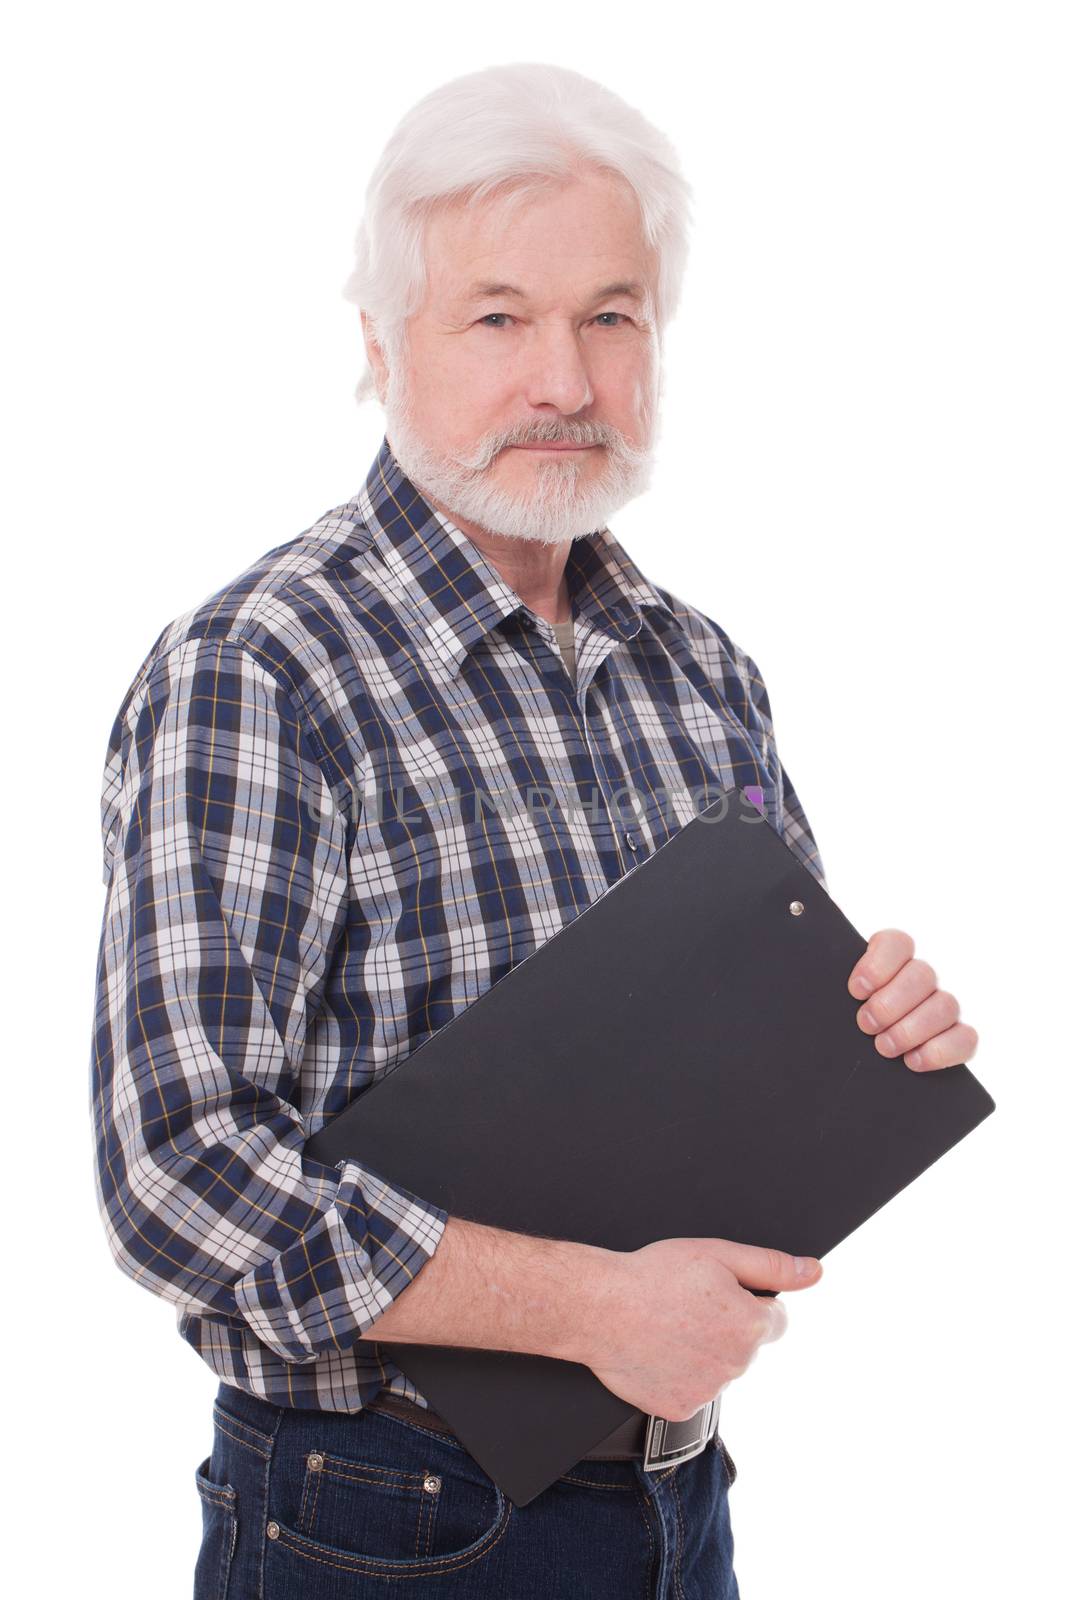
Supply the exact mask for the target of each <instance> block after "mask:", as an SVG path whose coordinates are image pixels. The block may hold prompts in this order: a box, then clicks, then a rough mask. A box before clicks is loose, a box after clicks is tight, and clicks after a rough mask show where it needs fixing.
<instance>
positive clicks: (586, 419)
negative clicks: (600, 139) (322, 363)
mask: <svg viewBox="0 0 1067 1600" xmlns="http://www.w3.org/2000/svg"><path fill="white" fill-rule="evenodd" d="M426 266H427V279H428V281H427V291H426V295H425V298H424V302H423V305H422V307H421V309H420V310H419V312H418V313H417V314H416V315H415V316H414V317H412V318H411V319H410V320H409V322H408V341H409V351H410V355H409V359H408V361H407V363H406V364H405V367H404V369H403V370H402V371H400V372H397V373H391V374H388V395H387V398H386V400H385V409H386V416H387V429H386V434H387V438H388V441H389V445H390V448H391V449H392V451H393V453H394V455H395V456H396V458H397V461H398V462H399V464H400V466H401V467H402V468H403V470H404V471H405V472H406V473H407V475H408V477H409V478H411V480H412V482H413V483H414V484H415V485H416V487H418V488H419V489H420V490H421V491H423V492H424V493H426V494H428V495H429V496H430V498H431V499H432V500H433V501H435V502H436V504H437V505H438V507H439V508H440V509H443V510H445V511H446V512H448V513H450V514H451V515H453V516H454V517H455V518H457V519H460V518H465V519H467V520H468V521H470V522H472V523H473V524H475V525H476V526H477V527H478V528H481V529H484V530H486V531H488V532H490V533H496V534H501V535H504V536H510V537H514V538H523V539H540V540H542V541H544V542H546V543H549V544H554V543H557V542H564V541H569V540H571V539H574V538H581V537H583V536H584V535H587V534H589V533H592V532H594V531H596V529H597V528H600V527H602V526H604V524H605V523H606V521H607V519H608V517H610V516H611V515H612V513H613V512H615V511H617V510H618V509H619V507H620V506H622V505H625V504H626V503H627V502H628V501H629V500H631V499H633V498H634V497H635V496H636V495H638V494H641V493H643V492H644V491H645V489H646V488H647V487H648V485H649V481H650V477H651V467H652V459H653V456H652V448H653V446H654V444H655V440H656V436H657V432H658V401H659V387H660V367H659V337H658V331H657V329H656V326H655V322H654V310H653V300H652V289H653V286H654V283H655V277H654V274H655V272H656V268H657V263H656V257H655V252H654V251H651V250H650V249H649V247H648V246H647V245H646V244H645V242H644V239H643V237H642V232H641V225H640V216H639V212H638V208H637V201H636V199H635V198H634V195H633V193H632V191H631V190H630V189H629V187H628V186H627V185H626V184H625V183H623V182H621V181H620V180H618V179H615V178H613V177H611V176H608V175H601V174H597V175H595V176H592V175H591V176H589V177H583V178H582V179H580V180H573V181H570V182H568V183H566V184H558V185H554V186H553V187H552V188H551V189H549V190H548V191H546V192H545V193H543V194H541V195H539V196H536V197H535V198H533V199H528V200H526V201H524V202H522V203H520V204H519V206H517V207H516V209H515V210H514V211H513V212H512V214H511V217H510V219H504V218H503V217H502V216H501V215H500V212H499V207H495V208H494V205H493V203H492V201H489V202H487V203H486V204H484V205H482V206H480V207H478V208H471V207H466V206H464V207H449V208H447V209H444V210H440V211H438V212H436V213H435V214H434V216H433V217H432V219H431V221H430V223H429V225H428V228H427V233H426ZM479 285H481V286H482V287H479ZM493 285H496V286H500V285H510V286H511V288H510V289H509V290H507V291H506V292H505V291H503V290H499V287H498V292H496V293H491V292H490V286H493ZM610 285H620V286H622V285H631V286H632V292H629V293H628V292H626V291H625V290H624V288H622V287H616V288H615V290H614V292H613V293H609V294H604V293H603V290H604V289H605V288H607V287H608V286H610ZM516 291H522V293H521V294H519V293H517V292H516ZM364 321H365V319H364ZM371 359H372V361H375V367H376V372H377V373H378V376H379V386H380V387H381V383H382V380H383V378H385V377H386V369H385V368H384V364H383V363H382V361H381V358H380V356H377V357H376V354H375V352H374V351H371ZM546 441H555V442H564V443H566V444H568V445H570V446H572V447H576V446H584V447H585V448H568V449H565V450H548V449H544V448H540V449H538V448H524V447H525V446H529V445H530V444H531V443H534V442H538V443H541V444H544V443H545V442H546Z"/></svg>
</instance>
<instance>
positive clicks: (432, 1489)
mask: <svg viewBox="0 0 1067 1600" xmlns="http://www.w3.org/2000/svg"><path fill="white" fill-rule="evenodd" d="M422 1487H423V1488H424V1489H425V1490H426V1493H427V1494H439V1493H440V1492H441V1480H440V1478H438V1477H435V1476H434V1475H433V1474H432V1473H428V1474H427V1476H426V1477H425V1478H423V1480H422Z"/></svg>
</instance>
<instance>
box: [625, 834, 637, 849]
mask: <svg viewBox="0 0 1067 1600" xmlns="http://www.w3.org/2000/svg"><path fill="white" fill-rule="evenodd" d="M625 837H626V843H627V845H628V847H629V848H630V849H631V850H636V849H637V840H636V839H635V838H634V836H633V834H632V833H628V834H626V836H625Z"/></svg>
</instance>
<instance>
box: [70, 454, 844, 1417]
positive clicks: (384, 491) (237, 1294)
mask: <svg viewBox="0 0 1067 1600" xmlns="http://www.w3.org/2000/svg"><path fill="white" fill-rule="evenodd" d="M567 573H568V582H569V585H570V590H571V596H572V601H573V615H574V622H575V628H574V634H575V645H576V650H577V665H578V683H577V686H575V685H574V684H573V683H572V682H571V680H570V677H569V675H568V673H567V671H566V670H565V667H564V664H563V661H562V658H561V656H560V653H559V647H558V644H557V642H556V639H555V635H554V631H553V629H552V627H551V625H550V624H549V623H548V622H546V621H545V620H544V619H543V618H541V617H538V616H536V615H535V614H534V613H533V612H531V611H530V610H529V609H528V608H527V607H526V606H525V605H524V604H523V602H522V601H521V600H520V599H519V597H518V595H517V594H515V592H514V591H513V590H512V589H511V588H510V587H509V586H508V585H507V584H506V583H505V582H504V581H503V580H502V579H501V578H500V577H499V576H498V574H497V573H496V571H495V569H494V568H493V567H492V566H491V565H490V564H489V563H488V561H487V560H486V559H485V558H484V557H483V556H482V555H481V553H480V552H479V551H478V549H477V548H476V546H475V545H473V544H472V543H471V541H470V540H469V539H467V537H466V536H465V535H464V534H463V533H462V532H461V531H460V530H459V529H458V528H456V527H455V525H454V524H453V523H451V522H450V521H449V520H448V518H446V517H444V516H442V515H441V514H439V513H437V512H435V511H433V510H432V509H431V507H430V506H429V505H428V504H427V502H426V501H425V500H424V499H422V497H421V496H420V495H419V493H418V491H417V489H416V488H415V487H414V485H413V484H412V483H411V482H410V481H409V480H408V479H407V478H406V477H405V475H404V473H403V471H402V470H401V468H400V467H399V465H398V463H397V462H396V460H395V458H394V457H393V455H392V451H391V449H390V447H389V442H388V439H387V438H386V439H383V442H382V445H381V448H380V450H379V452H378V455H377V458H376V460H375V462H374V464H373V466H372V468H371V471H370V473H369V474H368V477H367V479H366V482H365V484H364V486H363V488H362V489H361V490H360V491H359V492H358V493H357V494H356V495H355V496H354V497H353V499H352V500H350V501H349V502H347V503H346V504H345V505H343V506H340V507H337V508H335V509H334V510H332V511H329V512H327V513H326V514H325V515H324V516H322V517H321V518H320V519H319V521H318V522H316V523H315V524H314V525H313V526H312V527H310V528H309V529H308V530H307V531H306V532H304V533H303V534H301V535H300V536H299V537H297V538H295V539H293V540H291V541H290V542H288V543H286V544H283V545H280V546H278V547H277V548H275V549H273V550H270V551H268V552H267V554H266V555H264V556H262V557H261V558H260V559H259V560H258V561H257V562H255V563H254V564H253V565H252V566H250V567H249V568H247V569H246V571H245V572H244V573H242V574H241V575H240V576H239V577H237V578H236V579H234V580H233V581H232V582H230V583H228V584H226V586H225V587H224V588H222V589H220V590H218V591H217V592H216V593H215V594H214V595H212V596H211V597H210V598H209V599H207V600H205V601H203V602H202V603H201V604H199V605H198V606H196V607H195V608H194V609H193V610H191V611H189V612H187V613H186V614H184V615H182V616H180V617H178V618H177V619H176V620H174V621H173V622H171V623H170V624H168V626H167V627H165V628H164V629H163V631H162V633H160V635H159V636H158V638H157V639H156V640H155V643H154V644H153V645H152V647H151V649H150V651H149V652H148V655H147V657H146V659H145V660H144V662H143V663H142V664H141V666H140V668H139V669H138V672H137V674H136V676H135V677H134V680H133V682H132V683H131V685H130V687H129V689H128V690H127V692H126V695H125V696H124V698H123V701H122V704H121V706H120V708H119V711H118V714H117V716H116V718H115V722H114V726H113V729H112V732H111V737H110V742H109V745H108V750H107V759H106V764H105V768H104V777H103V795H102V802H101V819H102V832H103V852H104V883H105V886H106V890H107V893H106V900H105V907H104V917H103V928H102V932H101V939H100V946H99V956H98V966H97V987H96V1001H95V1021H94V1036H93V1050H92V1071H91V1080H92V1081H91V1110H92V1121H93V1131H94V1140H95V1173H96V1187H97V1200H98V1205H99V1208H100V1213H101V1216H102V1218H103V1221H104V1225H105V1229H106V1232H107V1237H108V1242H109V1245H110V1248H111V1251H112V1253H113V1255H114V1258H115V1260H116V1262H117V1263H118V1265H119V1267H120V1268H121V1269H122V1270H123V1271H124V1272H125V1273H127V1274H128V1275H129V1276H130V1277H131V1278H133V1279H134V1281H135V1282H138V1283H141V1284H143V1285H144V1286H145V1287H146V1288H147V1289H149V1290H151V1291H152V1292H153V1293H155V1294H157V1295H159V1296H160V1297H161V1298H163V1299H164V1300H169V1301H170V1302H172V1304H173V1305H174V1306H175V1307H176V1312H177V1323H178V1330H179V1332H180V1333H181V1335H182V1336H183V1338H185V1339H186V1340H188V1342H189V1343H190V1344H191V1345H192V1346H193V1348H194V1349H195V1350H196V1351H197V1352H198V1354H199V1355H200V1356H201V1357H202V1358H203V1359H204V1361H205V1362H206V1363H207V1365H208V1366H209V1367H210V1368H211V1370H212V1371H213V1372H214V1373H216V1374H217V1375H218V1376H219V1377H220V1378H223V1379H225V1381H226V1382H227V1383H231V1384H234V1385H236V1386H237V1387H239V1388H243V1389H246V1390H248V1391H249V1392H251V1393H253V1394H257V1395H259V1396H261V1397H262V1398H264V1399H267V1400H271V1401H273V1402H275V1403H276V1404H279V1405H287V1406H297V1407H300V1406H305V1407H306V1406H312V1407H319V1408H322V1409H326V1410H331V1409H332V1410H339V1411H356V1410H359V1409H360V1408H361V1407H362V1406H363V1405H365V1404H366V1403H367V1401H369V1400H370V1399H372V1398H373V1397H374V1395H375V1394H376V1393H377V1391H378V1390H379V1388H381V1387H383V1386H384V1387H385V1388H387V1389H389V1390H391V1391H392V1392H393V1393H396V1394H400V1395H403V1396H406V1397H408V1398H409V1399H413V1400H415V1401H416V1403H418V1404H421V1405H423V1406H425V1405H427V1403H428V1402H427V1400H426V1398H425V1396H423V1395H422V1394H420V1393H419V1391H418V1390H417V1389H416V1388H415V1387H414V1385H413V1384H412V1383H411V1382H410V1381H409V1380H408V1379H407V1378H406V1377H405V1376H404V1374H403V1373H402V1372H400V1370H399V1369H398V1368H397V1367H396V1366H395V1365H393V1364H392V1363H390V1362H389V1361H388V1360H387V1359H386V1358H385V1357H384V1355H383V1354H381V1352H380V1347H379V1346H378V1345H377V1344H375V1343H374V1342H373V1340H368V1339H367V1338H366V1335H367V1334H368V1332H369V1331H370V1330H371V1329H372V1327H373V1324H374V1322H375V1320H376V1319H377V1318H378V1317H379V1316H380V1315H381V1314H382V1313H383V1312H384V1311H385V1310H386V1308H387V1307H388V1306H389V1305H390V1303H391V1302H392V1300H393V1299H394V1297H395V1296H396V1295H398V1294H399V1293H401V1291H402V1290H403V1289H404V1288H405V1287H406V1285H407V1284H408V1283H410V1282H411V1280H412V1279H413V1278H414V1276H415V1275H416V1273H417V1272H418V1271H419V1269H420V1267H422V1266H423V1265H424V1264H425V1262H426V1261H427V1260H429V1258H430V1257H431V1256H432V1254H433V1252H434V1250H435V1249H436V1247H437V1244H438V1242H439V1240H440V1237H441V1233H442V1231H443V1229H444V1225H445V1222H446V1221H447V1213H446V1212H445V1211H444V1210H443V1209H442V1208H441V1207H440V1206H438V1205H436V1204H434V1202H433V1201H432V1200H431V1199H429V1198H427V1197H423V1196H419V1195H415V1194H411V1193H409V1192H407V1191H406V1190H405V1189H403V1188H402V1187H400V1186H398V1185H397V1184H395V1183H392V1182H390V1181H389V1178H388V1175H387V1174H382V1173H378V1172H374V1171H372V1170H370V1169H369V1168H367V1167H366V1166H364V1165H362V1164H361V1163H360V1162H358V1161H356V1160H348V1161H345V1162H341V1163H338V1165H337V1167H336V1168H330V1167H326V1166H324V1165H322V1164H321V1163H315V1162H311V1161H310V1160H302V1158H301V1150H302V1146H303V1144H304V1141H305V1140H306V1139H307V1138H310V1136H311V1135H312V1134H313V1133H315V1132H316V1131H317V1130H318V1129H319V1128H320V1127H321V1126H322V1125H323V1123H325V1122H327V1121H329V1120H330V1119H331V1118H332V1117H334V1116H336V1115H337V1113H338V1112H340V1111H341V1110H342V1109H343V1108H344V1106H346V1105H347V1104H348V1103H349V1102H350V1101H351V1100H352V1099H353V1098H354V1097H355V1096H356V1095H359V1094H361V1093H362V1092H363V1091H364V1090H365V1089H367V1088H369V1087H370V1086H371V1085H372V1084H373V1083H375V1082H376V1081H378V1080H379V1079H380V1078H382V1077H383V1076H384V1075H385V1074H386V1073H387V1072H389V1071H390V1070H391V1069H392V1068H393V1067H394V1066H396V1065H397V1063H398V1062H401V1061H403V1060H404V1059H405V1057H407V1056H408V1055H409V1054H410V1053H411V1052H412V1051H413V1050H415V1049H416V1048H417V1047H418V1045H419V1044H421V1043H422V1042H423V1041H424V1040H425V1039H426V1038H428V1037H429V1035H431V1034H432V1033H434V1032H435V1031H436V1029H438V1028H442V1027H444V1026H445V1025H446V1024H447V1023H448V1022H449V1021H450V1019H451V1018H452V1017H453V1016H455V1015H456V1014H457V1012H459V1011H462V1010H463V1009H464V1007H466V1006H468V1005H470V1004H471V1003H472V1002H473V1001H475V1000H477V999H478V997H479V996H480V995H482V994H484V993H485V991H486V990H487V989H488V988H489V987H490V986H491V985H492V984H494V983H495V982H496V981H497V980H498V979H499V978H502V977H503V976H504V975H505V973H507V972H508V971H509V969H510V968H511V967H512V966H514V965H515V963H516V962H519V961H521V960H522V959H523V958H524V957H525V956H527V955H529V954H530V952H531V951H532V950H534V949H536V948H537V947H538V946H539V945H540V944H541V943H543V941H545V940H546V939H549V938H551V936H552V935H553V934H554V933H555V932H557V930H558V929H559V928H560V927H561V926H562V925H563V924H564V923H566V922H567V921H569V920H570V919H571V918H573V917H575V916H576V915H577V914H578V913H579V912H580V911H582V910H583V909H584V908H585V907H586V906H588V905H589V904H590V903H591V902H592V901H594V900H596V899H597V898H598V897H599V896H600V895H601V894H603V893H604V892H605V891H606V890H607V889H608V888H609V887H610V886H611V884H612V883H614V882H616V881H617V880H618V878H619V877H620V875H621V874H622V873H624V872H625V871H627V870H628V869H629V868H630V867H632V866H633V865H634V864H635V863H636V862H638V861H640V860H643V859H644V858H645V857H646V856H647V855H648V854H649V853H650V852H651V851H653V850H655V849H657V848H658V847H659V846H660V845H662V844H663V843H664V842H665V841H666V840H667V839H668V838H669V837H670V835H671V834H672V833H674V832H675V831H676V830H677V829H678V828H679V827H681V826H683V825H684V824H685V823H686V822H687V821H689V820H690V818H691V817H692V816H693V815H694V814H695V813H696V812H697V811H699V810H701V809H703V808H704V807H706V806H707V805H708V804H709V803H710V801H711V800H712V799H713V798H714V793H715V792H716V791H717V790H718V789H720V788H732V787H735V786H738V785H740V786H750V785H756V786H758V787H759V788H760V789H762V791H763V802H764V806H765V809H766V811H767V813H768V815H769V816H770V818H771V820H772V822H773V823H774V825H775V826H776V827H777V828H778V830H779V832H780V833H781V834H782V835H783V837H784V838H785V840H786V841H787V843H788V844H789V845H790V847H791V848H792V849H793V851H794V852H795V853H796V854H797V856H798V857H799V859H801V860H802V861H803V862H804V863H805V864H806V865H807V866H808V867H809V869H810V870H811V871H812V873H813V874H814V875H815V876H816V877H817V878H818V880H819V881H820V882H824V878H823V869H822V863H821V861H820V859H819V855H818V851H817V849H816V845H815V842H814V840H813V838H812V835H811V831H810V829H809V827H808V824H807V822H806V820H805V817H804V814H803V811H802V810H801V807H800V803H799V801H798V799H797V796H796V794H795V792H794V790H793V787H792V785H791V783H790V781H789V778H788V776H787V774H786V772H785V771H784V769H783V768H782V766H781V764H780V761H779V756H778V753H777V750H776V747H775V741H774V735H773V731H772V726H771V713H770V705H769V701H768V698H767V691H766V688H765V686H764V684H763V681H762V679H761V678H760V675H759V673H758V671H757V670H756V667H755V664H754V663H753V661H752V660H751V658H750V657H748V656H747V655H745V654H744V652H743V651H741V650H740V649H739V648H738V647H737V646H736V645H734V644H733V643H732V642H731V641H730V639H729V638H728V637H727V636H726V634H725V633H724V632H723V631H722V629H721V628H720V627H719V626H718V625H717V624H716V623H714V622H713V621H711V619H710V618H708V617H706V616H704V615H703V614H702V613H701V612H699V611H696V610H695V609H693V608H692V607H691V606H687V605H685V604H684V603H682V602H681V601H679V600H678V599H676V598H675V597H674V596H673V595H670V594H668V593H667V592H666V591H665V590H664V589H661V588H658V587H656V586H654V585H652V584H650V583H648V582H647V581H646V580H645V579H644V577H642V575H641V573H640V572H639V571H638V570H637V569H636V567H635V566H634V564H633V562H632V561H631V560H630V559H629V558H628V556H627V555H626V554H625V552H624V551H623V550H622V548H621V546H620V545H619V543H618V541H617V540H616V539H615V538H614V536H613V535H612V534H611V533H610V530H606V529H605V530H601V531H600V532H599V533H597V534H594V535H592V536H591V537H589V538H586V539H581V540H576V541H575V542H574V543H573V544H572V547H571V552H570V556H569V562H568V568H567ZM505 1069H506V1068H505V1064H503V1063H502V1070H505ZM361 1339H362V1340H363V1342H362V1343H356V1341H357V1340H361Z"/></svg>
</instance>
